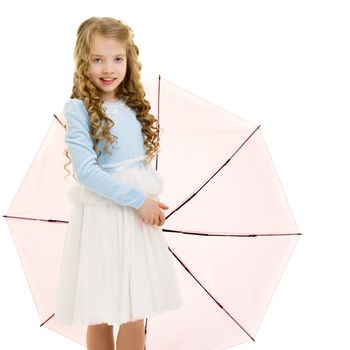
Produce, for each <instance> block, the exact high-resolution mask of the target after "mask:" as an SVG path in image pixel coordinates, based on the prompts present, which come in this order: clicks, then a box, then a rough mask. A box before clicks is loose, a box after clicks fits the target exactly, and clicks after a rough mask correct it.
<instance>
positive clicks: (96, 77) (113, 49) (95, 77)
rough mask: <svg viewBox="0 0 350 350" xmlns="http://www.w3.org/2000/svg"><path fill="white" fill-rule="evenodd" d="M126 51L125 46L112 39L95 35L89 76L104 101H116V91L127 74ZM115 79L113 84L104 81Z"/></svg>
mask: <svg viewBox="0 0 350 350" xmlns="http://www.w3.org/2000/svg"><path fill="white" fill-rule="evenodd" d="M126 68H127V62H126V51H125V48H124V47H123V45H122V44H121V43H120V42H119V41H117V40H115V39H112V38H106V37H104V36H102V35H100V34H95V35H94V38H93V42H92V45H91V50H90V57H89V70H88V71H89V75H90V80H91V82H92V83H93V84H94V85H95V86H96V88H97V89H98V90H99V93H100V96H101V98H102V99H103V101H116V98H115V90H116V88H117V86H118V85H119V84H120V83H121V82H122V81H123V79H124V77H125V74H126ZM103 78H106V79H114V80H113V81H112V82H110V81H104V80H103Z"/></svg>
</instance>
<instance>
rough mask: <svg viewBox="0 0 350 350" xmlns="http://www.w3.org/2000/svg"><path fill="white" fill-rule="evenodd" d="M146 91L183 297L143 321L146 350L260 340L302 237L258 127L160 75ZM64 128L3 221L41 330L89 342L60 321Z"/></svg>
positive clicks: (59, 122)
mask: <svg viewBox="0 0 350 350" xmlns="http://www.w3.org/2000/svg"><path fill="white" fill-rule="evenodd" d="M144 87H145V90H146V99H147V100H148V101H149V102H150V103H151V106H152V109H151V111H150V112H151V113H152V114H153V115H155V116H156V117H157V118H158V119H159V122H160V144H161V146H160V150H159V152H158V154H157V157H156V158H155V159H154V160H153V164H152V165H153V166H154V167H155V168H156V169H157V170H158V172H159V173H160V174H161V175H162V177H163V179H164V180H165V184H166V185H165V188H164V191H163V192H162V194H161V198H160V200H161V202H163V203H165V204H166V205H168V206H169V209H168V210H167V211H166V221H165V223H164V225H163V226H162V230H163V233H164V235H165V238H166V241H167V243H168V247H169V250H170V252H171V254H172V256H173V258H174V265H175V268H176V272H177V276H178V279H179V283H180V286H181V292H182V296H183V300H184V303H183V305H182V306H181V307H180V308H179V309H176V310H170V311H167V312H164V313H163V314H160V315H157V316H153V317H151V318H149V319H146V323H145V332H146V347H147V349H149V350H150V349H152V350H160V349H162V350H164V349H174V350H175V349H176V350H185V349H191V350H193V349H201V350H204V349H207V350H213V349H224V348H228V347H232V346H234V345H237V344H241V343H244V342H247V341H251V340H255V338H256V335H257V332H258V329H259V326H260V324H261V322H262V319H263V316H264V314H265V312H266V310H267V308H268V305H269V303H270V301H271V298H272V296H273V293H274V291H275V290H276V287H277V285H278V283H279V280H280V279H281V276H282V273H283V270H284V269H285V267H286V265H287V262H288V260H289V258H290V256H291V254H292V252H293V249H294V247H295V245H296V242H297V240H298V238H299V237H300V235H301V233H299V232H298V228H297V225H296V222H295V220H294V218H293V215H292V212H291V210H290V207H289V205H288V202H287V199H286V196H285V193H284V191H283V188H282V185H281V182H280V180H279V178H278V175H277V173H276V170H275V168H274V165H273V162H272V160H271V157H270V155H269V152H268V149H267V147H266V144H265V142H264V139H263V136H262V132H261V128H260V125H255V124H254V123H251V122H249V121H247V120H244V119H242V118H240V117H238V116H236V115H234V114H233V113H230V112H229V111H226V110H224V109H222V108H220V107H219V106H216V105H215V104H213V103H210V102H208V101H206V100H204V99H202V98H200V97H199V96H196V95H195V94H192V93H190V92H188V91H186V90H185V89H183V88H181V87H179V86H177V85H175V84H173V83H171V82H169V81H167V80H164V79H161V78H160V77H158V78H156V79H152V80H150V81H148V82H146V83H144ZM64 125H65V119H64V115H59V116H56V115H54V119H53V121H52V124H51V126H50V128H49V131H48V133H47V135H46V137H45V138H44V141H43V143H42V145H41V147H40V149H39V151H38V153H37V154H36V156H35V158H34V161H33V163H32V165H31V166H30V168H29V170H28V172H27V174H26V176H25V178H24V180H23V182H22V184H21V186H20V188H19V190H18V192H17V194H16V196H15V198H14V200H13V201H12V203H11V205H10V207H9V209H8V211H7V213H6V214H5V215H4V216H5V217H6V219H7V222H8V225H9V228H10V231H11V233H12V236H13V239H14V242H15V245H16V248H17V251H18V254H19V256H20V259H21V262H22V265H23V268H24V271H25V274H26V277H27V280H28V284H29V287H30V290H31V292H32V296H33V299H34V302H35V304H36V307H37V310H38V315H39V319H40V326H45V327H47V328H49V329H52V330H54V331H56V332H58V333H60V334H62V335H64V336H66V337H68V338H70V339H72V340H74V341H76V342H78V343H80V344H82V345H84V346H85V345H86V331H87V327H86V326H76V325H63V324H59V323H57V322H55V298H56V288H57V282H58V275H59V268H60V261H61V260H60V259H61V254H62V249H63V243H64V238H65V233H66V228H67V223H68V222H69V215H70V211H71V205H70V203H69V201H68V198H67V195H66V194H67V181H65V180H64V175H66V171H65V170H64V168H63V165H64V164H65V163H66V162H67V159H66V158H65V157H64V155H63V150H64V148H65V145H64V134H65V130H64ZM70 166H71V164H70ZM69 170H70V172H71V173H72V168H71V167H70V168H69ZM117 330H118V327H115V328H114V331H115V334H116V333H117Z"/></svg>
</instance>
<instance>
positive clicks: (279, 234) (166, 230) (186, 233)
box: [162, 228, 302, 237]
mask: <svg viewBox="0 0 350 350" xmlns="http://www.w3.org/2000/svg"><path fill="white" fill-rule="evenodd" d="M162 230H163V231H164V232H174V233H183V234H185V235H196V236H210V237H211V236H220V237H259V236H298V235H302V233H300V232H295V233H250V234H244V233H212V232H193V231H184V230H172V229H166V228H163V229H162Z"/></svg>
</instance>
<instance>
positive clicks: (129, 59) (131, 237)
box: [55, 17, 182, 350]
mask: <svg viewBox="0 0 350 350" xmlns="http://www.w3.org/2000/svg"><path fill="white" fill-rule="evenodd" d="M138 54H139V50H138V47H137V46H136V45H135V44H134V42H133V33H132V30H131V29H130V27H129V26H127V25H125V24H123V23H122V22H121V21H119V20H116V19H114V18H110V17H103V18H98V17H91V18H89V19H87V20H86V21H84V22H83V23H82V24H81V25H80V26H79V28H78V31H77V40H76V46H75V51H74V60H75V64H76V66H75V72H74V79H73V89H72V94H71V96H70V99H69V100H68V101H67V102H66V103H65V105H64V107H63V109H64V116H65V118H66V133H65V139H64V140H65V144H66V146H67V149H68V151H67V150H65V155H66V156H67V157H68V158H69V162H68V163H67V164H65V166H64V168H65V169H66V165H68V164H70V163H72V169H73V173H74V178H75V179H76V180H77V181H74V184H73V186H71V188H70V189H69V191H68V199H69V200H70V202H71V204H72V212H71V214H70V218H69V224H68V227H67V231H66V236H65V241H64V247H63V253H62V262H61V267H60V275H59V281H58V288H57V302H56V312H55V320H56V322H58V323H63V324H72V325H73V324H75V325H80V326H87V328H86V343H87V348H88V349H90V350H96V349H111V350H112V349H114V338H113V325H117V326H120V327H119V333H118V337H117V344H116V345H117V349H118V350H125V349H128V350H138V349H140V350H141V349H144V345H145V338H144V323H143V321H144V320H143V319H144V318H146V317H150V316H153V315H157V314H160V313H162V312H164V311H165V310H171V309H175V308H178V307H179V306H180V305H182V298H181V293H180V288H179V283H178V280H177V277H176V272H175V268H174V265H173V261H172V256H171V254H170V252H169V250H168V246H167V244H166V241H165V238H164V236H163V231H162V229H161V228H160V226H162V225H163V223H164V214H163V211H162V209H168V207H167V206H166V205H165V204H163V203H161V202H159V194H160V193H161V192H162V191H163V187H164V183H165V182H164V180H163V178H162V177H161V175H160V174H159V173H158V172H157V171H156V170H155V169H154V168H153V166H152V165H151V163H150V162H151V160H152V159H153V157H154V156H155V154H156V152H157V150H158V148H159V142H158V139H159V137H158V132H159V125H158V122H157V119H156V118H155V117H154V116H153V115H152V114H150V113H149V110H150V103H149V102H148V101H147V100H146V99H145V98H144V96H145V92H144V88H143V86H142V84H141V82H140V70H141V63H140V62H139V60H138ZM154 123H156V125H157V126H156V127H154V126H153V124H154ZM66 170H67V169H66ZM68 172H69V170H68ZM69 174H70V172H69Z"/></svg>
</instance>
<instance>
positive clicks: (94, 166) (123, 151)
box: [63, 98, 146, 209]
mask: <svg viewBox="0 0 350 350" xmlns="http://www.w3.org/2000/svg"><path fill="white" fill-rule="evenodd" d="M104 106H105V107H106V113H107V115H108V116H109V117H110V118H111V119H113V121H114V123H115V125H114V126H113V127H112V128H111V132H112V134H113V135H116V136H118V143H117V144H116V145H112V146H110V148H109V150H111V151H112V155H109V154H108V153H107V152H104V153H102V154H101V155H100V157H99V158H98V163H99V164H107V163H114V162H119V161H122V160H126V159H130V158H135V157H140V156H143V155H146V149H145V146H144V144H143V134H142V131H141V128H142V126H141V123H140V122H139V121H138V119H137V118H136V112H135V111H134V110H133V109H131V108H129V107H128V106H127V105H126V104H125V103H124V102H123V101H117V102H108V101H105V102H104ZM63 114H64V116H65V118H66V134H65V138H64V141H65V144H66V146H67V148H68V152H69V155H70V157H71V160H72V169H73V172H74V174H75V177H76V178H77V181H78V182H79V183H81V184H82V185H85V186H86V187H87V188H89V189H90V190H91V191H93V192H95V193H97V194H99V195H101V196H103V197H106V198H108V199H111V200H112V201H114V202H115V203H117V204H119V205H125V206H130V207H133V208H135V209H138V208H140V207H141V206H142V205H143V203H144V201H145V198H146V195H145V194H143V192H141V191H140V190H139V189H137V188H135V187H134V186H131V185H129V184H126V183H123V182H120V181H118V180H117V179H116V178H114V177H113V176H112V175H111V174H109V173H108V171H107V170H104V169H102V168H101V167H100V166H99V165H98V163H97V156H98V154H99V153H98V151H94V150H93V141H92V138H91V136H90V119H89V115H88V112H87V109H86V107H85V105H84V103H83V101H82V100H80V99H77V98H73V99H70V100H68V101H67V102H66V103H65V104H64V107H63ZM104 145H105V141H104V140H101V141H100V142H99V143H98V144H97V146H98V150H100V151H101V152H102V149H103V147H104Z"/></svg>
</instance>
